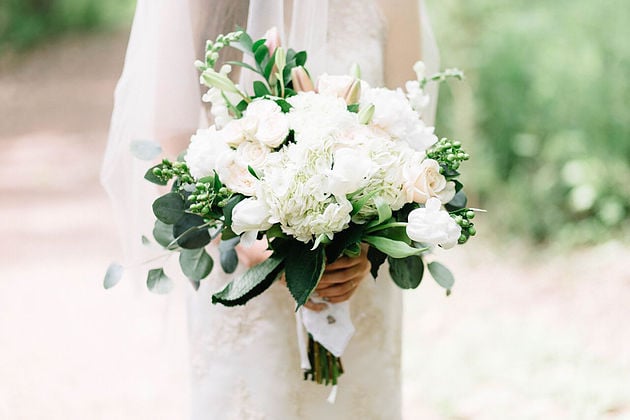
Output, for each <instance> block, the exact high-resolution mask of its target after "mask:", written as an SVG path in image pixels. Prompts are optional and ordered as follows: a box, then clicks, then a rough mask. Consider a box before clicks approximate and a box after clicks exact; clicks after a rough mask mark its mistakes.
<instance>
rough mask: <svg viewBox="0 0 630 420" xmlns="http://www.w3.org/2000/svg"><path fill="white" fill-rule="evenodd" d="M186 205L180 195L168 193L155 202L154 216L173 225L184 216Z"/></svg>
mask: <svg viewBox="0 0 630 420" xmlns="http://www.w3.org/2000/svg"><path fill="white" fill-rule="evenodd" d="M185 208H186V205H185V203H184V199H183V198H182V197H181V196H180V195H179V194H178V193H174V192H171V193H168V194H165V195H163V196H162V197H160V198H158V199H157V200H155V201H154V202H153V214H155V217H157V218H158V220H160V221H162V222H164V223H166V224H169V225H173V224H175V223H176V222H177V221H178V220H179V219H181V218H182V217H183V216H184V209H185Z"/></svg>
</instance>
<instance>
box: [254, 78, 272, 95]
mask: <svg viewBox="0 0 630 420" xmlns="http://www.w3.org/2000/svg"><path fill="white" fill-rule="evenodd" d="M254 95H255V96H257V97H259V98H260V97H263V96H265V95H269V89H267V86H265V84H264V83H263V82H261V81H260V80H256V81H255V82H254Z"/></svg>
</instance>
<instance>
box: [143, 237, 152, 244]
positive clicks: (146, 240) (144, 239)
mask: <svg viewBox="0 0 630 420" xmlns="http://www.w3.org/2000/svg"><path fill="white" fill-rule="evenodd" d="M142 245H151V241H150V240H149V238H147V237H146V236H144V235H142Z"/></svg>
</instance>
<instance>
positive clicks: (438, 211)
mask: <svg viewBox="0 0 630 420" xmlns="http://www.w3.org/2000/svg"><path fill="white" fill-rule="evenodd" d="M441 206H442V205H441V203H440V200H438V199H437V198H433V197H432V198H430V199H429V200H428V201H427V203H426V207H424V208H419V209H416V210H413V211H412V212H411V213H409V218H408V223H407V235H408V236H409V238H411V240H413V241H415V242H420V243H423V244H427V245H440V246H441V247H442V248H444V249H449V248H452V247H453V246H455V244H457V240H458V239H459V236H460V234H461V228H460V227H459V225H458V224H457V222H455V220H453V218H452V217H451V216H450V215H449V214H448V212H447V211H446V210H442V208H441Z"/></svg>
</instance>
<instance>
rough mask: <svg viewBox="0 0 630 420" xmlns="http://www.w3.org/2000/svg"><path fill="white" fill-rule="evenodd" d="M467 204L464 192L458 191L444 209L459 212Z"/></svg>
mask: <svg viewBox="0 0 630 420" xmlns="http://www.w3.org/2000/svg"><path fill="white" fill-rule="evenodd" d="M467 203H468V198H467V197H466V193H464V190H459V191H458V192H457V193H456V194H455V197H453V199H452V200H451V201H449V202H448V203H447V204H446V206H444V207H445V208H446V210H448V211H453V210H459V209H463V208H464V207H466V204H467Z"/></svg>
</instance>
